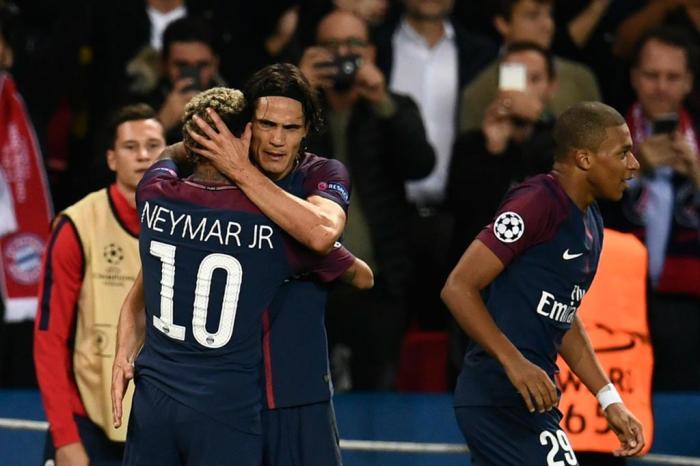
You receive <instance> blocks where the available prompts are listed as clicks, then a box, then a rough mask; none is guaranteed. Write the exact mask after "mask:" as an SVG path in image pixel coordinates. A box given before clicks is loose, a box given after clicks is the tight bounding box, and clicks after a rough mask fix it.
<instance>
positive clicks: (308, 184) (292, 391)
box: [263, 154, 355, 409]
mask: <svg viewBox="0 0 700 466" xmlns="http://www.w3.org/2000/svg"><path fill="white" fill-rule="evenodd" d="M279 184H280V186H281V187H282V188H283V189H285V190H286V191H288V192H290V193H291V194H294V195H295V196H298V197H301V198H304V199H306V198H308V197H309V196H312V195H317V196H322V197H324V198H326V199H330V200H332V201H334V202H336V203H337V204H338V205H340V206H341V207H342V208H343V209H344V210H345V211H346V212H347V208H348V202H349V199H350V190H351V186H350V177H349V174H348V172H347V170H346V168H345V166H344V165H343V164H342V163H341V162H338V161H337V160H330V159H326V158H323V157H318V156H316V155H314V154H306V155H305V157H304V159H303V160H302V162H301V163H300V164H299V166H298V167H297V168H296V169H295V170H294V171H293V172H292V173H290V175H289V176H287V177H286V178H285V179H284V180H282V181H281V182H280V183H279ZM326 261H328V262H329V263H334V262H338V263H341V264H345V267H346V268H347V267H349V266H350V265H352V263H353V262H354V261H355V258H354V256H352V254H350V252H349V251H347V250H346V249H345V248H343V247H337V248H336V249H335V250H333V251H332V252H331V253H330V254H329V255H328V256H327V258H326ZM336 266H337V265H336ZM310 278H312V277H310ZM327 297H328V287H327V286H326V285H324V284H323V283H319V282H318V281H317V280H311V279H298V280H292V281H290V282H288V283H285V284H284V285H283V286H282V288H281V289H280V291H279V292H278V293H277V294H276V295H275V299H274V300H273V302H272V304H271V305H270V308H269V311H268V312H266V313H265V315H264V316H263V319H264V320H263V328H264V336H263V351H264V358H265V371H264V374H265V377H264V385H265V394H266V399H267V407H268V408H269V409H274V408H286V407H292V406H301V405H306V404H311V403H317V402H321V401H326V400H328V399H330V396H331V391H332V388H331V383H330V373H329V368H328V343H327V338H326V327H325V311H326V300H327Z"/></svg>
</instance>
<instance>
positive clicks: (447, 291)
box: [440, 239, 557, 412]
mask: <svg viewBox="0 0 700 466" xmlns="http://www.w3.org/2000/svg"><path fill="white" fill-rule="evenodd" d="M503 269H504V265H503V263H502V262H501V260H500V259H499V258H498V256H496V254H494V253H493V252H492V251H491V250H490V249H489V248H488V247H487V246H486V245H485V244H484V243H482V242H481V241H480V240H478V239H477V240H474V241H473V242H472V243H471V245H470V246H469V247H468V248H467V250H466V251H465V252H464V255H462V258H461V259H460V260H459V263H458V264H457V266H456V267H455V268H454V270H453V271H452V272H451V273H450V275H449V277H448V278H447V282H446V283H445V286H444V288H443V289H442V293H441V294H440V296H441V298H442V300H443V302H444V303H445V305H446V306H447V308H448V309H449V310H450V312H451V313H452V315H453V316H454V318H455V319H456V320H457V323H458V324H459V325H460V327H461V328H462V330H464V332H465V333H466V334H467V335H468V336H469V337H470V338H471V339H473V340H474V341H475V342H476V343H478V344H479V345H480V346H481V347H482V348H484V350H486V351H487V352H488V353H489V354H491V355H492V356H493V357H494V358H496V360H498V362H500V363H501V365H503V368H504V369H505V371H506V374H507V376H508V379H510V381H511V383H512V384H513V385H514V386H515V388H516V389H517V390H518V392H519V393H520V394H521V395H522V397H523V400H524V401H525V404H526V405H527V408H528V410H529V411H530V412H534V411H535V409H537V410H538V411H540V412H543V411H544V410H549V409H551V408H552V407H554V406H555V405H556V403H557V392H556V387H555V386H554V383H553V382H552V380H551V379H550V378H549V376H548V375H547V373H546V372H545V371H543V370H542V369H541V368H539V367H538V366H536V365H535V364H533V363H531V362H530V361H528V360H527V359H526V358H525V357H524V356H523V355H522V353H520V351H519V350H518V349H517V348H516V347H515V346H514V345H513V343H511V341H510V340H509V339H508V337H506V336H505V335H504V334H503V332H501V330H500V329H499V328H498V326H497V325H496V322H495V321H494V320H493V317H491V314H489V312H488V310H487V309H486V304H485V303H484V300H483V299H482V297H481V290H483V289H484V288H485V287H487V286H488V285H489V284H490V283H491V282H493V280H494V279H495V278H496V277H497V276H498V275H499V274H500V273H501V271H503Z"/></svg>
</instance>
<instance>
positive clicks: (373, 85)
mask: <svg viewBox="0 0 700 466" xmlns="http://www.w3.org/2000/svg"><path fill="white" fill-rule="evenodd" d="M355 89H357V91H358V94H359V96H360V97H361V98H363V99H365V100H367V101H368V102H370V103H373V104H378V103H381V102H386V101H387V99H389V93H388V92H387V89H386V80H385V79H384V74H383V73H382V72H381V71H380V70H379V68H377V66H376V65H375V64H374V63H372V62H370V61H367V60H365V61H364V62H363V63H362V65H361V66H360V68H359V69H358V70H357V74H356V75H355Z"/></svg>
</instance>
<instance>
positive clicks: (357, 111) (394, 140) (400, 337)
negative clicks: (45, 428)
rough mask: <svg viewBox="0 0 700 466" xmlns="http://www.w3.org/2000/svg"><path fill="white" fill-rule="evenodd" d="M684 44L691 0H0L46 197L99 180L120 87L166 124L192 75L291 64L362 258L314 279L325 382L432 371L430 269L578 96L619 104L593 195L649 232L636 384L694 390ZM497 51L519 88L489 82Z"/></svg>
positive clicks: (438, 340) (419, 378) (534, 162)
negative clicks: (641, 367) (341, 275)
mask: <svg viewBox="0 0 700 466" xmlns="http://www.w3.org/2000/svg"><path fill="white" fill-rule="evenodd" d="M333 10H340V11H341V12H344V13H342V14H339V13H334V14H331V15H329V13H330V12H332V11H333ZM699 45H700V1H697V0H648V1H644V0H489V1H478V0H298V1H294V0H265V1H257V2H256V1H247V0H240V1H224V0H219V1H217V0H197V1H191V2H190V1H183V0H120V1H111V2H110V1H96V0H63V1H60V2H56V1H47V0H24V1H7V0H0V74H2V73H8V74H9V75H10V76H12V79H13V80H14V82H15V83H16V86H17V89H18V91H19V93H20V94H21V95H22V97H23V99H24V103H25V104H26V108H27V111H28V115H29V118H30V119H31V121H32V123H33V125H34V127H35V130H36V135H37V139H38V143H39V147H40V150H41V154H42V157H43V162H44V166H45V169H46V172H47V175H48V180H49V187H50V193H51V197H52V201H53V206H54V210H55V212H57V213H58V212H60V211H61V210H62V209H64V208H65V207H67V206H68V205H70V204H72V203H74V202H76V201H77V200H78V199H81V198H82V197H83V196H85V195H86V194H87V193H89V192H91V191H94V190H96V189H98V188H101V187H104V186H106V185H107V184H109V182H110V181H111V179H110V176H111V175H110V172H109V170H108V169H107V165H106V163H105V151H106V149H107V148H108V146H109V144H110V143H111V141H109V140H108V138H105V137H104V133H105V124H106V122H107V121H108V119H109V116H110V115H111V114H112V113H113V112H114V111H115V110H116V109H118V108H119V107H120V106H123V105H125V104H129V103H135V102H146V103H148V104H150V105H151V106H153V108H154V109H156V111H157V113H158V117H159V119H160V121H161V122H162V124H163V125H164V127H165V128H166V131H167V139H168V142H169V143H173V142H176V141H179V140H180V139H181V128H180V118H181V116H182V114H183V109H184V106H185V104H186V103H187V102H188V100H189V99H190V98H191V97H192V96H193V95H195V94H196V93H197V92H199V91H200V90H203V89H207V88H210V87H213V86H220V85H225V86H229V87H234V88H241V87H242V86H243V85H244V83H245V81H246V79H247V78H248V77H249V76H250V75H251V74H252V73H253V72H254V71H255V70H257V69H259V68H261V67H262V66H265V65H267V64H270V63H275V62H290V63H294V64H296V65H297V66H299V68H300V69H301V71H302V72H303V73H304V75H305V76H306V78H307V79H308V80H309V81H310V82H311V84H312V85H313V86H314V87H316V88H317V89H318V90H319V92H320V95H321V97H322V102H323V104H324V107H325V113H324V121H325V131H324V132H323V133H321V134H314V135H311V136H310V137H309V138H308V140H307V141H306V148H307V150H309V151H311V152H314V153H317V154H318V155H322V156H325V157H329V158H336V159H338V160H341V161H342V162H343V163H345V164H346V166H347V167H348V168H349V170H350V173H351V175H352V180H353V196H352V202H351V208H350V212H349V216H348V223H347V227H346V232H345V235H344V243H345V245H346V246H347V247H348V248H349V249H350V250H351V251H353V252H354V253H355V255H357V256H358V257H361V258H363V259H364V260H366V261H367V262H368V263H370V264H371V265H372V267H373V269H374V271H375V276H376V286H375V288H374V289H373V290H369V291H356V290H351V289H349V288H345V287H343V286H338V287H337V288H336V289H334V290H333V292H332V294H331V297H330V300H329V305H328V312H327V327H328V336H329V347H330V358H331V366H332V370H333V378H334V381H335V385H336V389H337V390H338V391H344V390H354V389H358V390H367V389H374V390H393V389H401V390H448V389H449V388H450V386H451V384H452V383H453V380H454V376H455V374H456V372H457V371H458V369H459V367H460V365H461V360H462V355H463V347H464V342H463V338H462V336H461V332H459V331H458V330H457V329H456V326H455V324H454V323H453V322H452V320H451V318H450V317H449V314H448V312H447V310H446V309H445V308H444V306H443V305H442V303H441V302H440V299H439V292H440V289H441V287H442V285H443V283H444V281H445V278H446V276H447V274H448V272H449V270H451V269H452V268H453V267H454V265H455V264H456V262H457V260H458V259H459V257H460V255H461V253H462V252H463V251H464V249H465V247H466V246H467V245H468V244H469V243H470V242H471V241H472V239H473V238H474V237H475V236H476V234H477V233H478V232H479V230H480V229H481V228H482V227H483V226H484V225H486V224H488V223H489V222H490V220H491V216H492V215H493V213H494V212H495V210H496V207H497V206H498V204H499V202H500V200H501V198H502V196H503V194H504V193H505V192H506V190H507V189H508V188H509V187H510V186H512V185H513V184H514V183H516V182H519V181H521V180H523V179H524V178H525V177H527V176H530V175H534V174H537V173H542V172H547V171H548V170H549V169H550V168H551V162H552V154H551V149H552V140H551V128H552V126H553V122H554V121H555V119H556V117H557V115H558V114H559V113H561V112H562V111H563V110H564V109H566V108H567V107H568V106H570V105H571V104H573V103H576V102H579V101H583V100H601V101H603V102H606V103H608V104H610V105H612V106H613V107H615V108H616V109H618V110H619V111H620V112H621V113H622V114H623V115H625V116H626V118H627V121H628V124H629V126H630V129H631V132H632V136H633V139H634V143H635V155H636V156H637V158H638V159H639V160H640V163H641V164H642V168H643V173H642V176H641V177H640V179H639V180H637V181H636V182H634V183H633V185H632V187H631V189H630V190H629V192H628V194H627V195H626V196H625V199H623V201H622V202H621V203H619V204H617V205H609V206H603V211H604V214H605V220H606V224H607V225H608V226H612V227H613V228H615V229H619V230H622V231H633V232H635V233H636V234H638V235H639V237H640V238H642V239H643V240H644V242H645V243H646V245H647V248H648V251H649V278H648V283H649V300H648V306H649V312H648V316H649V324H650V329H651V338H652V343H653V345H654V353H655V358H656V372H655V378H654V387H655V389H656V390H700V358H698V355H699V354H700V338H698V335H700V215H699V212H700V194H699V193H700V191H699V186H700V162H698V157H699V156H700V155H699V153H700V151H699V150H698V149H699V144H700V143H699V141H700V139H699V133H698V129H699V128H700V126H699V125H698V122H700V119H699V118H700V115H699V114H698V112H700V94H699V93H698V89H699V88H698V86H697V85H695V84H697V76H698V73H697V70H696V69H695V67H696V66H697V64H698V60H697V58H696V57H697V56H696V49H697V47H698V46H699ZM502 63H520V64H524V65H525V72H526V73H525V81H526V86H525V87H524V88H514V89H507V88H504V86H503V85H502V83H501V85H500V86H499V70H500V69H501V68H502V67H500V66H499V65H500V64H502ZM5 123H6V122H3V121H0V126H2V125H4V124H5ZM0 168H3V169H5V170H7V167H0ZM0 181H1V180H0ZM1 187H2V186H0V188H1ZM18 215H21V212H20V213H19V214H18ZM4 222H5V221H4V220H3V221H1V222H0V223H4ZM2 234H3V233H2V229H0V235H2ZM610 312H614V309H611V310H610ZM0 325H2V331H1V332H0V386H33V385H35V384H36V381H35V379H34V374H33V368H32V366H31V322H27V321H24V320H22V319H19V320H16V319H7V318H6V319H5V322H4V323H2V324H0ZM416 348H420V351H417V350H416ZM406 359H408V361H407V362H406ZM417 367H423V368H424V369H425V370H424V371H422V372H416V371H415V369H416V368H417Z"/></svg>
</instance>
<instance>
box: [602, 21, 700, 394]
mask: <svg viewBox="0 0 700 466" xmlns="http://www.w3.org/2000/svg"><path fill="white" fill-rule="evenodd" d="M690 44H691V42H690V39H689V38H688V37H687V36H686V35H685V34H684V33H683V32H682V31H679V30H674V29H671V28H668V27H661V28H658V29H653V30H650V31H648V32H647V33H646V34H645V35H644V36H643V37H642V38H641V39H640V41H639V44H638V45H637V48H636V52H635V54H634V61H633V64H632V70H631V73H630V82H631V84H632V88H633V89H634V92H635V94H636V98H637V101H636V102H635V103H634V104H633V105H632V107H631V108H630V110H629V111H628V113H627V118H626V119H627V124H628V125H629V128H630V132H631V133H632V139H633V141H634V153H635V155H636V156H637V158H638V159H639V163H640V165H641V168H642V171H643V173H642V175H643V176H641V177H640V178H639V179H638V180H635V182H634V183H633V184H632V185H631V186H630V189H629V190H628V192H627V193H626V194H625V197H624V198H623V201H622V203H621V206H620V207H617V206H615V207H613V206H611V212H610V214H612V215H614V214H615V213H617V214H618V215H617V218H616V217H614V216H612V215H609V216H608V217H609V218H606V224H608V225H610V224H612V225H611V226H612V227H614V228H625V229H627V230H632V231H634V232H635V233H636V234H637V235H638V236H639V237H640V238H641V239H642V240H643V241H644V242H645V244H646V246H647V248H648V251H649V285H650V291H651V293H650V296H649V327H650V334H651V341H652V345H653V349H654V361H655V364H654V366H655V367H654V379H653V389H654V391H666V390H700V359H698V357H697V355H698V354H700V340H699V339H698V335H699V334H700V286H699V284H700V160H699V159H698V157H699V155H700V145H699V143H698V142H699V141H700V139H699V138H700V133H699V132H698V124H697V120H695V119H694V117H693V116H692V115H691V114H690V112H689V111H688V110H687V109H686V107H685V106H684V100H685V99H686V97H687V96H688V95H689V94H690V92H691V91H692V88H693V76H694V73H693V71H694V70H693V69H692V67H693V65H694V64H695V63H697V58H696V57H695V52H694V49H693V48H692V47H691V45H690ZM613 221H618V222H620V224H618V225H615V224H613Z"/></svg>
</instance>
